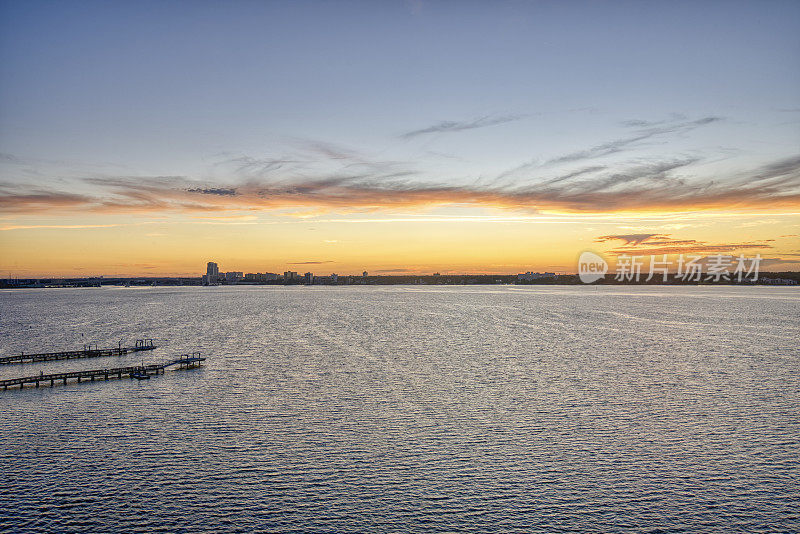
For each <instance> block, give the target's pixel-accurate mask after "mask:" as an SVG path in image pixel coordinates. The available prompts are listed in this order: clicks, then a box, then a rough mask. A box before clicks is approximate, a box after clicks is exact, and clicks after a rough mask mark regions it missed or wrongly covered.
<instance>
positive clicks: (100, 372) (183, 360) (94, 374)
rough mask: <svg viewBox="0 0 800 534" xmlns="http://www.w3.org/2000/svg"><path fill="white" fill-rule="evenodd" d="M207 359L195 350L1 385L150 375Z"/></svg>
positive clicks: (187, 366)
mask: <svg viewBox="0 0 800 534" xmlns="http://www.w3.org/2000/svg"><path fill="white" fill-rule="evenodd" d="M203 361H205V358H201V357H200V353H199V352H194V353H192V354H184V355H182V356H180V357H178V358H176V359H175V360H172V361H168V362H164V363H153V364H148V365H134V366H130V367H116V368H113V369H93V370H89V371H70V372H67V373H53V374H47V375H46V374H44V373H40V374H38V375H33V376H24V377H21V378H9V379H6V380H0V386H2V387H3V390H7V389H8V387H9V386H17V385H18V386H19V388H20V389H22V388H24V387H25V385H26V384H33V385H34V386H35V387H37V388H38V387H39V385H40V384H45V385H47V383H48V382H49V383H50V384H49V385H50V387H53V386H54V385H55V384H56V383H63V384H64V385H66V384H67V381H68V380H71V379H76V380H77V381H78V382H80V381H81V380H90V381H92V382H94V381H95V380H100V379H101V378H102V379H104V380H108V379H109V378H122V377H129V378H137V376H138V377H142V376H150V375H159V374H164V369H166V368H167V367H171V366H173V365H177V366H178V367H179V368H181V369H191V368H193V367H198V366H199V365H200V362H203Z"/></svg>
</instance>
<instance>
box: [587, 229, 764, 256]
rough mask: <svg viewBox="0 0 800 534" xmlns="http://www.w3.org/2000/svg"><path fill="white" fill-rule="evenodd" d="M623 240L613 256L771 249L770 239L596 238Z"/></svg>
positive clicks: (633, 235) (634, 235) (636, 236)
mask: <svg viewBox="0 0 800 534" xmlns="http://www.w3.org/2000/svg"><path fill="white" fill-rule="evenodd" d="M616 240H619V241H623V244H622V246H621V247H619V248H615V249H613V250H610V251H608V252H607V253H608V254H609V255H612V256H622V255H629V256H650V255H653V256H660V255H663V254H667V255H677V254H690V255H703V254H733V253H735V252H737V251H739V252H741V251H744V250H761V249H771V248H773V246H772V245H770V244H769V241H773V240H769V239H768V240H764V241H748V242H740V243H707V242H705V241H698V240H696V239H673V238H672V237H670V236H669V235H668V234H620V235H606V236H600V237H598V238H597V239H595V241H596V242H601V243H605V242H610V241H616Z"/></svg>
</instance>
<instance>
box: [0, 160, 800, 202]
mask: <svg viewBox="0 0 800 534" xmlns="http://www.w3.org/2000/svg"><path fill="white" fill-rule="evenodd" d="M699 161H700V160H699V159H698V158H681V159H673V160H662V161H652V162H648V163H644V164H641V163H639V164H633V165H628V166H615V167H613V168H612V167H607V166H592V167H587V168H584V169H581V170H579V171H568V172H564V173H562V174H561V175H557V176H552V175H550V176H549V177H548V178H547V179H544V180H542V181H539V182H538V183H537V182H534V183H531V182H530V181H529V182H527V183H525V184H523V185H514V184H510V185H503V184H499V185H498V184H494V185H481V184H478V183H474V184H467V185H454V184H452V183H445V182H432V181H430V180H428V181H422V180H421V179H419V177H418V176H417V174H416V173H415V171H414V170H413V169H412V168H408V167H405V166H404V165H402V164H400V163H398V162H379V161H369V162H366V163H363V164H362V163H356V164H351V163H348V164H347V166H345V167H344V168H342V169H340V170H338V171H333V172H331V173H325V172H319V173H317V174H309V175H303V176H300V177H298V176H297V174H296V173H291V174H289V175H283V174H279V175H276V176H275V177H273V178H270V179H255V178H253V177H252V176H249V177H240V178H239V179H238V180H237V181H236V182H235V183H230V182H229V183H226V184H224V185H221V184H215V183H211V182H207V181H199V180H191V179H189V178H187V177H181V176H155V177H140V176H107V177H92V178H87V179H84V180H83V181H82V183H81V184H77V185H78V186H79V187H78V188H77V189H78V190H81V191H84V190H89V189H91V190H92V193H91V194H90V193H81V194H78V193H70V192H65V191H59V190H47V189H45V188H44V187H43V186H35V185H26V184H10V183H5V184H0V213H5V214H17V215H18V214H35V213H41V212H45V211H48V212H53V213H58V212H60V213H66V212H70V213H74V212H93V213H114V214H117V213H136V212H144V213H158V212H161V213H168V212H184V213H190V214H195V215H201V214H209V215H213V214H220V213H222V214H224V212H232V211H242V210H281V209H284V210H285V209H290V210H313V212H314V213H315V214H318V213H322V212H325V211H339V212H352V211H375V210H398V209H403V208H425V207H433V206H445V205H464V206H467V205H468V206H484V207H496V208H508V209H516V210H525V211H528V212H542V211H560V212H572V213H610V212H622V211H638V212H642V211H662V212H675V211H687V210H703V209H733V210H736V209H749V210H752V209H755V208H761V209H764V210H767V211H771V212H775V211H780V210H784V211H785V210H788V209H793V210H794V209H798V208H800V156H793V157H790V158H786V159H782V160H779V161H774V162H771V163H769V164H766V165H763V166H761V167H759V168H756V169H753V170H751V171H749V172H742V173H739V174H736V175H733V176H727V177H724V176H723V177H715V178H714V179H699V178H693V177H692V176H691V168H692V166H693V165H694V164H695V163H697V162H699ZM87 186H91V188H89V187H87Z"/></svg>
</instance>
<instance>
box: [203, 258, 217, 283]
mask: <svg viewBox="0 0 800 534" xmlns="http://www.w3.org/2000/svg"><path fill="white" fill-rule="evenodd" d="M218 282H219V265H217V264H216V263H215V262H213V261H210V262H208V265H206V275H205V276H204V277H203V284H204V285H207V286H213V285H216V284H217V283H218Z"/></svg>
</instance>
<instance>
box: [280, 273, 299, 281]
mask: <svg viewBox="0 0 800 534" xmlns="http://www.w3.org/2000/svg"><path fill="white" fill-rule="evenodd" d="M299 278H300V276H299V275H298V274H297V273H296V272H294V271H286V272H285V273H283V280H284V282H293V281H295V280H297V279H299Z"/></svg>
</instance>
